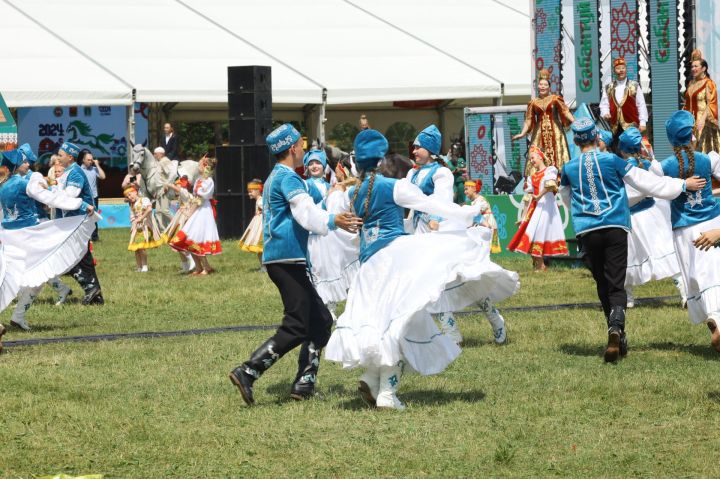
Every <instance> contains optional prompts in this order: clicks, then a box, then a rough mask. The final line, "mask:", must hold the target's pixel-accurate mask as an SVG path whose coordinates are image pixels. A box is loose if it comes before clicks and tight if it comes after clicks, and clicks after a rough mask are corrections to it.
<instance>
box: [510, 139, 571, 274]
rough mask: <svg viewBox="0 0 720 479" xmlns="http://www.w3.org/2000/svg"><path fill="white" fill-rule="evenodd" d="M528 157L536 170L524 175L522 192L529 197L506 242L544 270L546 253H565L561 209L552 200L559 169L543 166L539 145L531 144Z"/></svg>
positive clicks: (543, 160)
mask: <svg viewBox="0 0 720 479" xmlns="http://www.w3.org/2000/svg"><path fill="white" fill-rule="evenodd" d="M530 161H531V162H532V164H533V166H534V168H533V170H534V171H535V173H533V174H532V175H530V176H528V177H527V181H526V184H525V192H526V193H527V194H528V195H530V201H529V203H528V205H527V208H526V210H525V214H524V215H523V219H522V221H521V222H520V226H519V227H518V230H517V233H515V236H513V238H512V239H511V240H510V243H508V250H509V251H515V252H517V253H524V254H529V255H530V256H532V258H533V266H534V268H535V271H536V272H537V271H545V270H546V269H547V266H545V262H544V260H543V257H545V256H567V254H568V249H567V242H566V241H565V230H564V229H563V226H562V219H561V218H560V209H559V208H558V205H557V202H556V201H555V194H556V193H557V188H558V187H557V183H558V170H557V168H555V167H554V166H545V165H546V164H547V160H546V159H545V155H544V154H543V152H542V150H540V148H538V147H535V146H531V147H530Z"/></svg>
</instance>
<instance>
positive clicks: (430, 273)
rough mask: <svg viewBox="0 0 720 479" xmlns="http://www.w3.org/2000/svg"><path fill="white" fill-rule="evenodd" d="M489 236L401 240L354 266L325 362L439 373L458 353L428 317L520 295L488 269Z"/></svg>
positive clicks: (478, 231) (505, 275) (507, 275)
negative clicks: (357, 268) (403, 363)
mask: <svg viewBox="0 0 720 479" xmlns="http://www.w3.org/2000/svg"><path fill="white" fill-rule="evenodd" d="M491 238H492V231H491V230H490V229H488V228H483V227H475V228H470V229H469V230H467V231H464V232H447V233H445V232H443V233H433V234H423V235H411V236H402V237H400V238H398V239H396V240H394V241H393V242H392V243H390V244H389V245H388V246H386V247H385V248H383V249H381V250H380V251H378V252H377V253H375V254H374V255H373V256H372V257H371V258H370V259H369V260H368V261H367V262H365V263H363V264H362V265H361V266H360V271H359V272H358V275H357V277H356V278H355V282H354V283H353V284H352V287H351V288H350V292H349V294H348V299H347V304H346V306H345V312H344V313H343V314H342V315H341V316H340V318H339V319H338V322H337V328H336V329H335V331H334V332H333V334H332V336H331V337H330V341H329V343H328V345H327V347H326V349H325V358H326V359H329V360H331V361H336V362H340V363H342V364H343V366H344V367H346V368H352V367H356V366H365V367H367V366H392V365H395V364H397V362H398V361H400V360H404V361H406V363H407V364H408V365H409V366H410V367H412V369H413V370H415V371H416V372H418V373H420V374H423V375H428V374H437V373H440V372H442V371H443V370H444V369H445V368H446V367H447V366H448V365H449V364H450V363H451V362H452V361H454V360H455V358H457V356H458V355H459V354H460V348H459V347H458V346H457V345H456V344H455V343H454V342H453V341H452V340H450V339H449V338H448V337H447V336H445V335H443V334H441V333H440V331H439V330H438V328H437V326H436V324H435V321H433V319H432V316H431V313H432V312H440V311H457V310H460V309H463V308H465V307H467V306H469V305H471V304H474V303H476V302H478V301H482V300H484V299H485V298H490V299H491V300H492V301H493V302H497V301H501V300H503V299H505V298H508V297H509V296H511V295H513V294H514V293H515V292H517V290H518V289H519V287H520V282H519V278H518V275H517V273H514V272H511V271H507V270H505V269H503V268H501V267H499V266H498V265H496V264H495V263H493V262H492V261H490V257H489V254H490V241H491Z"/></svg>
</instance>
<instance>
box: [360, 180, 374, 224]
mask: <svg viewBox="0 0 720 479" xmlns="http://www.w3.org/2000/svg"><path fill="white" fill-rule="evenodd" d="M374 184H375V170H372V171H371V172H370V180H369V181H368V190H367V196H365V203H364V204H363V208H364V209H365V214H364V215H363V223H364V222H365V221H367V219H368V216H370V195H372V190H373V185H374Z"/></svg>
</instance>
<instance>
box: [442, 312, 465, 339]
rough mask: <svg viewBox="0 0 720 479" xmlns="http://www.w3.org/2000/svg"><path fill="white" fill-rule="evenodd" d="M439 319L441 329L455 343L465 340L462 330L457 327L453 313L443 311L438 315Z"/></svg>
mask: <svg viewBox="0 0 720 479" xmlns="http://www.w3.org/2000/svg"><path fill="white" fill-rule="evenodd" d="M438 320H439V321H440V331H442V333H443V334H444V335H446V336H447V337H448V338H450V339H452V340H453V341H454V342H455V344H461V343H462V340H463V338H462V334H460V330H459V329H458V327H457V323H456V322H455V317H454V316H453V314H452V313H442V314H441V315H440V316H439V317H438Z"/></svg>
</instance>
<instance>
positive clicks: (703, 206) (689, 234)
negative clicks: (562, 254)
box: [650, 110, 720, 352]
mask: <svg viewBox="0 0 720 479" xmlns="http://www.w3.org/2000/svg"><path fill="white" fill-rule="evenodd" d="M694 126H695V118H694V117H693V115H692V113H690V112H688V111H685V110H681V111H676V112H675V113H673V114H672V115H671V116H670V118H668V120H667V121H666V122H665V128H666V130H667V136H668V139H669V140H670V144H671V145H672V146H673V150H674V151H675V154H674V155H673V156H670V157H668V158H666V159H665V160H663V161H661V162H659V163H658V162H654V163H653V164H652V166H651V167H650V170H651V171H652V172H654V173H657V174H664V175H666V176H670V177H673V178H681V179H682V178H686V180H685V181H687V182H690V181H691V180H692V179H693V177H694V176H695V175H699V176H700V178H702V179H704V180H706V182H707V183H706V184H705V187H704V188H702V189H699V190H697V191H693V192H683V193H682V194H681V195H680V196H678V197H677V198H676V199H674V200H673V201H672V202H671V203H670V208H671V210H670V211H671V218H670V219H671V222H672V228H673V238H674V241H675V251H677V254H678V260H679V262H680V271H681V273H682V276H683V280H684V283H685V288H686V294H687V307H688V314H689V316H690V321H692V322H693V323H694V324H701V323H706V324H707V326H708V329H710V333H711V345H712V346H713V348H715V350H716V351H718V352H720V328H719V327H718V326H720V249H717V248H712V249H710V250H708V251H703V250H699V249H696V248H695V247H694V245H693V242H698V243H700V242H701V241H699V240H701V238H702V236H703V233H704V232H708V231H710V230H714V229H716V228H720V204H718V203H717V202H716V201H715V199H714V198H713V196H712V187H711V184H710V183H711V182H710V179H711V177H712V178H715V179H720V156H718V154H717V153H714V152H711V153H709V154H705V153H701V152H699V151H694V150H693V140H694V138H693V127H694Z"/></svg>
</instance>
